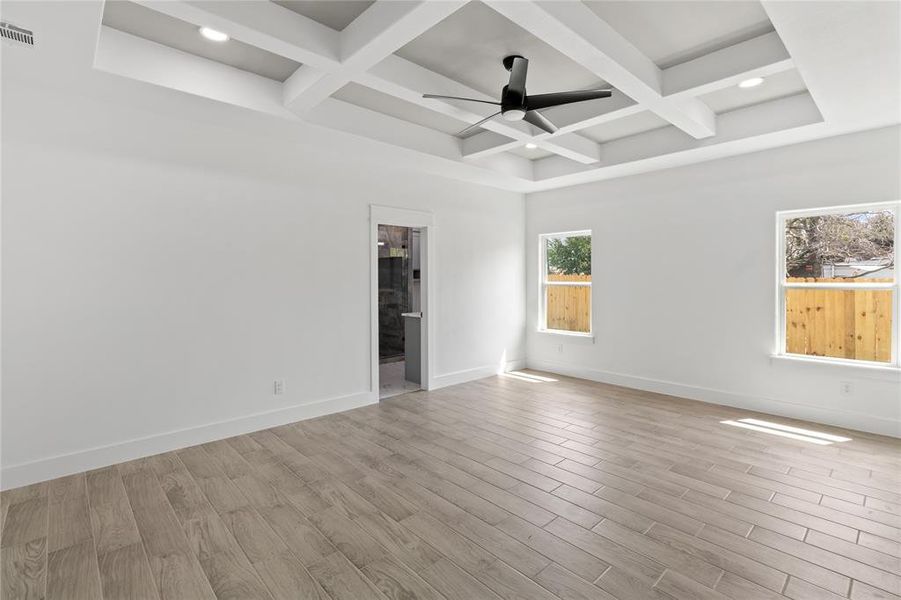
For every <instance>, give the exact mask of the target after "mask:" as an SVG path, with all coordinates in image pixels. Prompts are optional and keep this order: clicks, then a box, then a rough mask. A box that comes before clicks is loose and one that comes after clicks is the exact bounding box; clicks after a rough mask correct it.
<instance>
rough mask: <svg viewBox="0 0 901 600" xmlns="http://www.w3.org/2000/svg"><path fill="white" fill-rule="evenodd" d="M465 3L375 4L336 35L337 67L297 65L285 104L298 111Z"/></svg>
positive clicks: (450, 0) (462, 0)
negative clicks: (298, 66) (338, 48)
mask: <svg viewBox="0 0 901 600" xmlns="http://www.w3.org/2000/svg"><path fill="white" fill-rule="evenodd" d="M468 1H469V0H448V1H442V2H428V1H426V0H420V1H419V2H376V3H375V4H373V5H372V6H370V7H369V8H367V9H366V10H365V11H364V12H363V13H362V14H361V15H360V16H359V17H357V18H356V19H354V21H353V22H351V24H350V25H348V26H347V27H346V28H345V29H344V31H342V32H341V33H340V38H339V46H340V64H339V65H338V67H337V68H334V69H327V70H323V69H317V68H316V67H313V66H310V65H303V66H301V67H300V68H298V70H297V71H296V72H295V73H294V75H292V76H291V77H290V78H289V82H286V85H285V98H284V101H285V106H287V107H288V108H289V109H290V110H292V111H294V112H298V113H304V112H306V111H308V110H310V109H311V108H313V107H314V106H316V105H317V104H319V103H320V102H322V101H323V100H324V99H326V98H328V97H329V96H331V95H332V94H333V93H335V92H337V91H338V90H339V89H341V88H342V87H344V86H345V85H346V84H347V83H349V82H350V81H352V80H353V79H354V76H355V75H357V74H359V73H361V72H365V71H366V70H368V69H370V68H372V67H373V66H374V65H376V64H378V63H380V62H381V61H382V60H384V59H385V58H386V57H388V56H391V55H392V54H394V53H395V52H396V51H397V50H399V49H400V48H402V47H404V46H405V45H407V43H409V42H410V41H412V40H414V39H416V38H417V37H419V36H420V35H422V33H424V32H425V31H427V30H428V29H431V28H432V27H434V26H435V25H436V24H437V23H439V22H440V21H442V20H444V19H445V18H447V17H448V16H449V15H450V14H452V13H453V12H455V11H457V10H458V9H460V8H461V7H462V6H463V5H465V4H466V3H467V2H468Z"/></svg>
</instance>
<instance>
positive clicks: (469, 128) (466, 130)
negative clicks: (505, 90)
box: [457, 111, 501, 137]
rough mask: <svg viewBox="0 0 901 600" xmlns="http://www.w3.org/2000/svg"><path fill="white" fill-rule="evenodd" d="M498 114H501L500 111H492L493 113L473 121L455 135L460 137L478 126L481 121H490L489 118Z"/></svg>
mask: <svg viewBox="0 0 901 600" xmlns="http://www.w3.org/2000/svg"><path fill="white" fill-rule="evenodd" d="M499 114H501V113H500V111H498V112H496V113H494V114H493V115H488V116H487V117H485V118H484V119H482V120H481V121H479V122H478V123H473V124H472V125H470V126H469V127H467V128H466V129H464V130H463V131H461V132H459V133H458V134H457V137H460V136H461V135H464V134H466V133H469V132H470V131H472V130H473V129H475V128H476V127H479V126H480V125H481V124H482V123H485V122H486V121H490V120H491V119H493V118H494V117H496V116H498V115H499Z"/></svg>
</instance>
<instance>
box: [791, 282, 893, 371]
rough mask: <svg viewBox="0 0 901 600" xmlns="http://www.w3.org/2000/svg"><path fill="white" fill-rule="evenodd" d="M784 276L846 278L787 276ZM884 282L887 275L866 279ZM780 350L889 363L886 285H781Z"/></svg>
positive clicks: (889, 309) (889, 316) (889, 315)
mask: <svg viewBox="0 0 901 600" xmlns="http://www.w3.org/2000/svg"><path fill="white" fill-rule="evenodd" d="M786 281H788V282H814V281H816V282H845V281H846V280H845V279H841V278H836V279H816V280H815V279H807V278H803V277H790V278H788V279H787V280H786ZM857 281H858V282H859V281H860V280H857ZM884 281H892V280H891V279H868V280H867V282H873V283H875V282H884ZM785 349H786V352H789V353H792V354H805V355H808V356H829V357H833V358H850V359H856V360H869V361H876V362H889V361H890V360H891V358H892V292H891V290H831V289H822V288H820V289H816V288H786V289H785Z"/></svg>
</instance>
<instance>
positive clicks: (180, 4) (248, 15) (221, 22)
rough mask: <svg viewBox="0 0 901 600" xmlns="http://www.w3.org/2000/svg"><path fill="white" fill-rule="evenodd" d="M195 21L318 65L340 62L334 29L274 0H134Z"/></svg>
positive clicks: (333, 64)
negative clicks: (264, 0)
mask: <svg viewBox="0 0 901 600" xmlns="http://www.w3.org/2000/svg"><path fill="white" fill-rule="evenodd" d="M135 2H136V3H137V4H140V5H141V6H144V7H146V8H149V9H152V10H155V11H157V12H160V13H163V14H165V15H169V16H170V17H174V18H176V19H180V20H182V21H187V22H188V23H193V24H194V25H197V26H198V27H200V26H205V27H212V28H213V29H216V30H217V31H221V32H222V33H225V34H228V36H229V37H231V38H233V39H236V40H238V41H241V42H244V43H245V44H250V45H251V46H256V47H257V48H262V49H263V50H267V51H269V52H272V53H273V54H278V55H279V56H284V57H285V58H290V59H291V60H294V61H297V62H299V63H303V64H304V65H310V66H313V67H316V68H319V69H329V70H331V69H335V68H337V67H338V66H339V64H340V51H341V48H340V36H339V33H338V32H337V31H335V30H334V29H331V28H330V27H326V26H325V25H322V24H320V23H317V22H316V21H314V20H313V19H309V18H307V17H304V16H303V15H299V14H297V13H295V12H294V11H291V10H288V9H287V8H283V7H281V6H279V5H278V4H275V3H273V2H253V1H247V0H236V1H231V2H197V1H192V2H188V1H184V0H178V1H176V0H135Z"/></svg>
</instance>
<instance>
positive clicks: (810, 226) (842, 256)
mask: <svg viewBox="0 0 901 600" xmlns="http://www.w3.org/2000/svg"><path fill="white" fill-rule="evenodd" d="M894 232H895V222H894V217H893V214H892V213H891V212H890V211H880V212H861V213H853V214H845V215H819V216H815V217H799V218H797V219H788V220H786V222H785V268H786V271H787V272H788V275H789V276H790V277H819V276H820V275H821V274H822V267H823V264H824V263H830V262H840V261H847V260H869V259H886V260H887V261H888V262H887V263H886V266H892V265H893V264H894Z"/></svg>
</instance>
